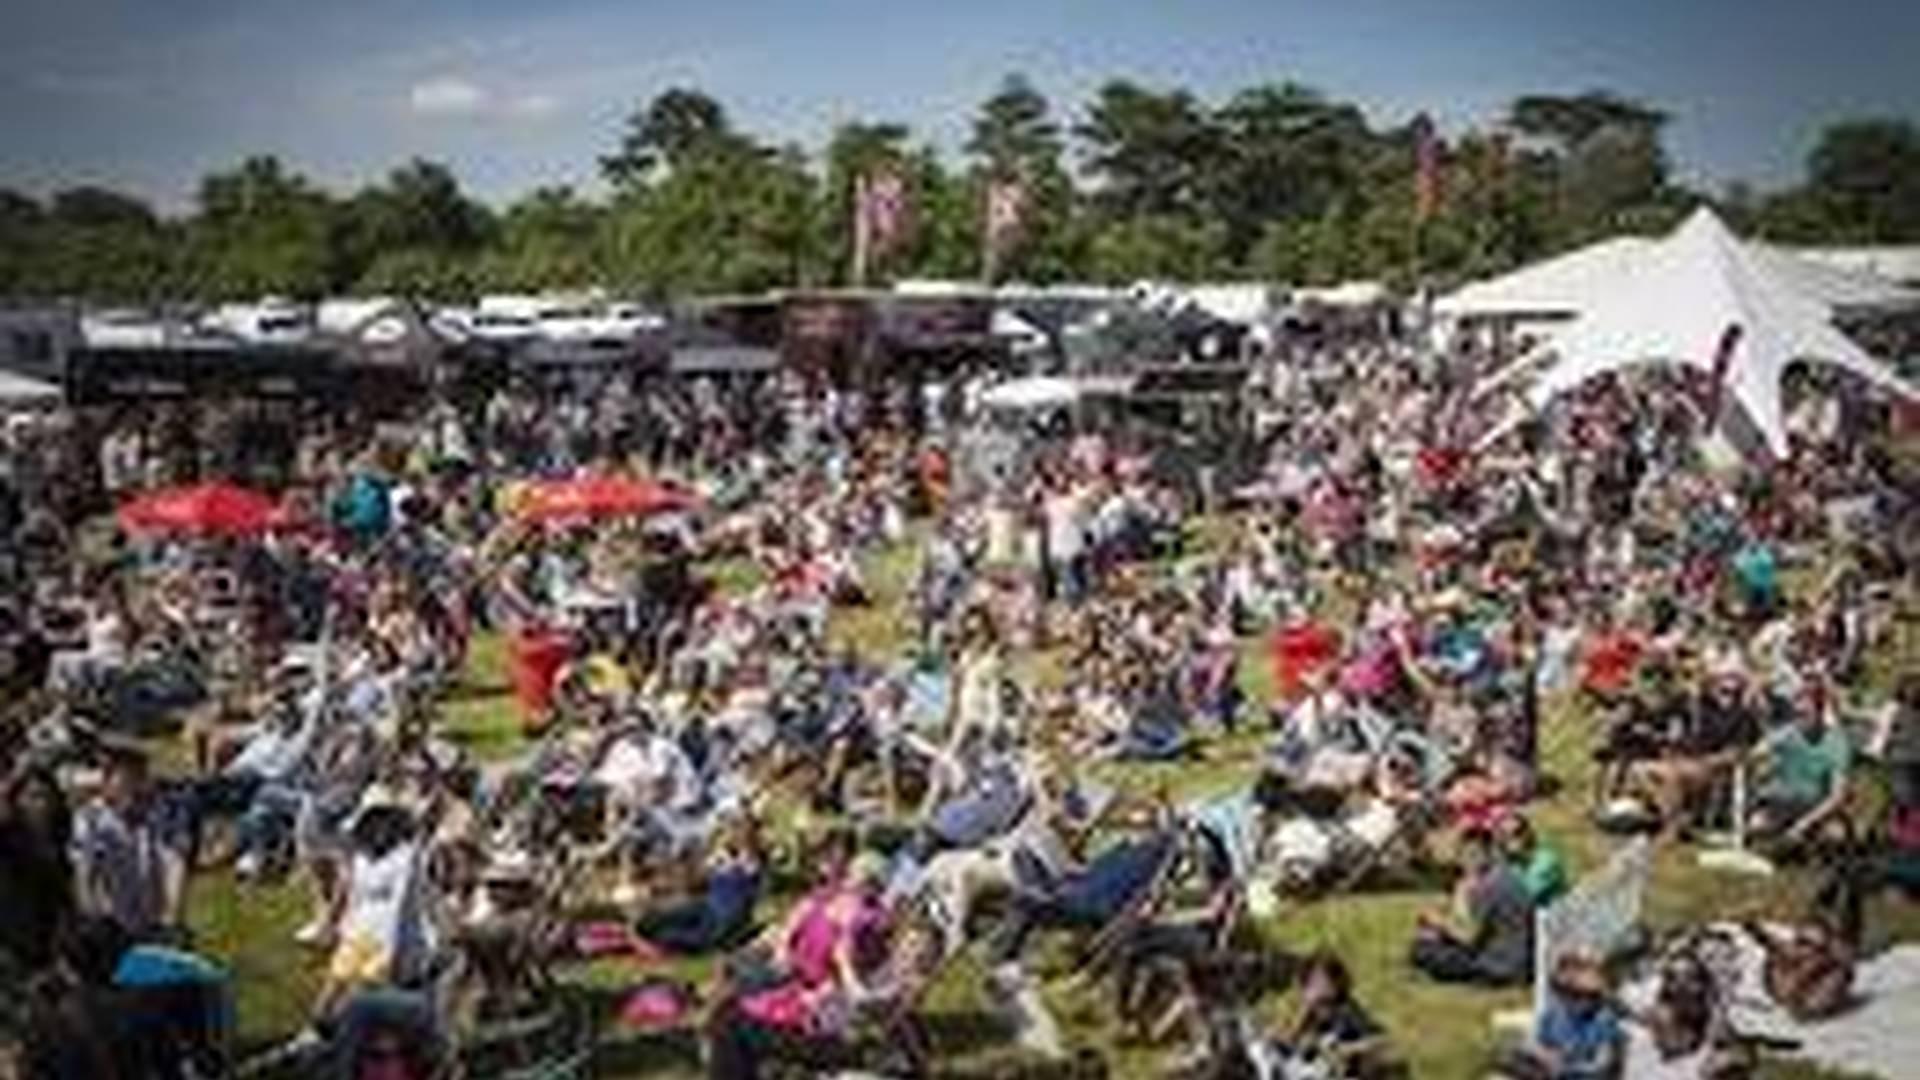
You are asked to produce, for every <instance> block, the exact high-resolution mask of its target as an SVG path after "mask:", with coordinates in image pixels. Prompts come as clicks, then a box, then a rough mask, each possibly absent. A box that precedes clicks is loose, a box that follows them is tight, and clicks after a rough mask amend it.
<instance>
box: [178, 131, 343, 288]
mask: <svg viewBox="0 0 1920 1080" xmlns="http://www.w3.org/2000/svg"><path fill="white" fill-rule="evenodd" d="M198 203H199V214H198V216H197V217H196V218H195V219H194V220H193V222H192V223H191V226H190V234H191V236H192V238H193V239H192V243H191V245H190V253H189V259H190V262H191V271H190V274H191V277H192V284H193V287H194V291H195V292H196V293H197V294H198V295H199V296H201V297H203V298H208V299H240V298H247V297H259V296H264V295H268V294H276V295H284V296H299V297H315V296H319V295H321V294H323V293H325V292H327V291H328V289H329V287H330V286H331V285H332V284H333V276H334V271H335V269H336V268H335V266H334V257H333V245H332V239H333V237H332V224H333V223H332V214H333V206H332V203H331V200H329V199H328V198H327V197H326V195H325V194H324V193H322V192H320V191H319V190H317V189H315V188H313V187H312V186H311V185H309V184H308V183H307V181H306V180H305V178H303V177H301V176H299V175H298V174H296V173H289V172H287V171H285V170H284V169H283V168H282V167H281V165H280V162H279V160H278V159H277V158H273V157H252V158H248V159H247V160H245V161H244V162H242V163H241V164H240V165H239V166H237V167H235V168H233V169H231V170H228V171H226V172H220V173H214V174H212V175H210V176H208V177H207V178H206V179H204V180H202V181H201V183H200V192H199V199H198Z"/></svg>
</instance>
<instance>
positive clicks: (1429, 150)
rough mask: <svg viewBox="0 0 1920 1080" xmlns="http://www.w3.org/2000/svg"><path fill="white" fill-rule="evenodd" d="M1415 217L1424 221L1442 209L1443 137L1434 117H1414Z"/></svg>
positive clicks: (1424, 115)
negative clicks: (1435, 129)
mask: <svg viewBox="0 0 1920 1080" xmlns="http://www.w3.org/2000/svg"><path fill="white" fill-rule="evenodd" d="M1413 163H1414V168H1413V216H1414V219H1415V220H1417V221H1425V220H1427V219H1428V218H1430V217H1432V216H1433V214H1434V211H1436V210H1438V209H1439V208H1440V139H1439V136H1438V135H1437V134H1436V133H1435V131H1434V127H1433V118H1432V117H1430V116H1428V115H1427V114H1426V113H1421V114H1420V115H1419V116H1416V117H1414V118H1413Z"/></svg>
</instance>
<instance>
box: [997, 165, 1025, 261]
mask: <svg viewBox="0 0 1920 1080" xmlns="http://www.w3.org/2000/svg"><path fill="white" fill-rule="evenodd" d="M1026 216H1027V186H1026V185H1025V184H1023V183H1021V182H1020V181H1018V180H995V181H993V182H992V183H990V184H988V185H987V244H988V246H989V247H992V248H995V249H1003V248H1005V247H1006V246H1007V245H1008V244H1010V243H1011V242H1012V241H1013V238H1014V236H1015V235H1016V234H1017V233H1018V232H1019V231H1020V227H1021V226H1022V225H1023V224H1025V221H1026Z"/></svg>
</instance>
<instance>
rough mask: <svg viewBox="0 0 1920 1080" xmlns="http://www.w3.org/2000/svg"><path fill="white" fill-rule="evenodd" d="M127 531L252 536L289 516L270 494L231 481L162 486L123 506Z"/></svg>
mask: <svg viewBox="0 0 1920 1080" xmlns="http://www.w3.org/2000/svg"><path fill="white" fill-rule="evenodd" d="M119 517H120V527H121V528H122V529H125V530H127V531H128V532H156V533H191V534H197V535H202V536H253V535H256V534H259V533H263V532H267V531H269V530H272V529H275V528H279V527H282V526H283V525H285V524H286V515H284V514H282V513H281V510H280V507H279V506H278V505H277V504H276V503H275V502H274V501H273V500H272V499H271V498H269V497H267V496H265V495H262V494H260V493H259V492H257V491H249V490H247V489H246V488H242V487H235V486H234V485H232V484H217V483H216V484H195V485H193V486H191V487H178V488H162V489H160V490H158V491H150V492H148V493H147V494H145V495H141V496H139V497H137V498H134V499H130V500H128V501H127V502H125V503H123V504H121V506H120V514H119Z"/></svg>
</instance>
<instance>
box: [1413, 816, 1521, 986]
mask: <svg viewBox="0 0 1920 1080" xmlns="http://www.w3.org/2000/svg"><path fill="white" fill-rule="evenodd" d="M1460 862H1461V866H1460V879H1459V881H1458V883H1457V884H1456V885H1455V886H1454V890H1453V907H1454V911H1453V914H1452V916H1451V918H1447V917H1441V916H1436V915H1433V914H1422V915H1421V916H1420V920H1419V925H1418V928H1417V929H1416V930H1415V932H1414V939H1413V947H1412V949H1411V951H1410V954H1409V960H1410V962H1411V963H1412V964H1413V966H1414V967H1415V968H1418V969H1419V970H1420V971H1422V972H1424V973H1425V974H1426V975H1427V976H1428V977H1429V978H1432V979H1436V980H1439V981H1440V982H1457V983H1479V984H1482V985H1487V986H1518V985H1521V984H1523V983H1525V982H1526V981H1527V980H1528V979H1529V978H1531V977H1532V975H1533V970H1532V969H1533V899H1532V897H1531V895H1530V894H1529V893H1528V891H1527V886H1526V883H1525V882H1524V881H1523V880H1522V879H1521V877H1520V874H1519V872H1518V871H1516V870H1515V869H1514V868H1513V867H1512V866H1510V865H1509V864H1508V863H1507V861H1506V860H1505V859H1504V858H1502V857H1501V856H1500V853H1499V852H1498V851H1497V850H1496V849H1495V846H1494V841H1493V837H1492V835H1490V834H1489V833H1486V832H1481V831H1472V832H1468V833H1466V834H1465V835H1464V836H1462V837H1461V840H1460ZM1458 923H1465V924H1466V926H1465V927H1464V928H1458V927H1456V925H1454V924H1458Z"/></svg>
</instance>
